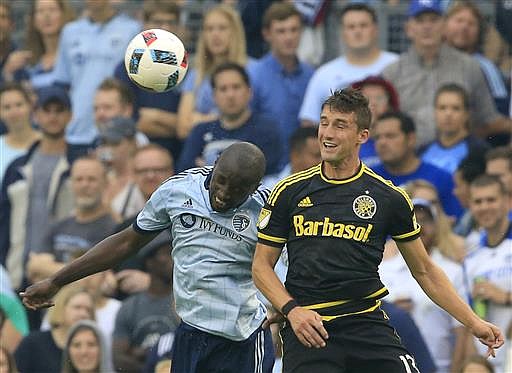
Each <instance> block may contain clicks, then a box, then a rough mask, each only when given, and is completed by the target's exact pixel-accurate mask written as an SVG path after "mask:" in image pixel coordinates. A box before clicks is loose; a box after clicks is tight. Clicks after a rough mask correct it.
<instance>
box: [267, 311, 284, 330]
mask: <svg viewBox="0 0 512 373" xmlns="http://www.w3.org/2000/svg"><path fill="white" fill-rule="evenodd" d="M285 320H286V318H285V317H284V316H283V314H282V313H281V312H270V311H267V318H266V319H265V321H263V325H261V327H262V328H263V329H266V328H268V327H270V325H271V324H279V323H282V322H283V321H285Z"/></svg>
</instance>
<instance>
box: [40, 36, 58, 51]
mask: <svg viewBox="0 0 512 373" xmlns="http://www.w3.org/2000/svg"><path fill="white" fill-rule="evenodd" d="M43 44H44V54H45V55H55V54H57V47H58V46H59V34H57V35H46V36H44V37H43Z"/></svg>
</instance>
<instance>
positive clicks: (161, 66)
mask: <svg viewBox="0 0 512 373" xmlns="http://www.w3.org/2000/svg"><path fill="white" fill-rule="evenodd" d="M124 66H125V67H126V72H127V73H128V76H129V77H130V79H131V80H132V81H133V82H134V83H135V84H137V85H138V86H139V87H141V88H144V89H147V90H149V91H152V92H165V91H168V90H170V89H172V88H174V87H176V86H177V85H178V84H179V83H180V82H181V81H182V80H183V78H184V77H185V74H186V73H187V69H188V58H187V51H186V49H185V47H184V45H183V43H182V41H181V40H180V39H179V38H178V37H177V36H176V35H174V34H173V33H171V32H168V31H165V30H160V29H150V30H145V31H142V32H140V33H138V34H137V35H136V36H135V37H134V38H133V39H132V40H131V41H130V44H128V47H127V48H126V53H125V55H124Z"/></svg>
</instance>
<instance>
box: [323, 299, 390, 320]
mask: <svg viewBox="0 0 512 373" xmlns="http://www.w3.org/2000/svg"><path fill="white" fill-rule="evenodd" d="M381 304H382V302H381V301H380V300H378V301H377V302H376V303H375V306H372V307H370V308H367V309H365V310H362V311H357V312H350V313H344V314H342V315H336V316H322V320H323V321H332V320H334V319H337V318H340V317H345V316H352V315H360V314H362V313H368V312H372V311H375V310H376V309H377V308H379V307H380V305H381Z"/></svg>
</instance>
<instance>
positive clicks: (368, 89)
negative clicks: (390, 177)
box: [352, 76, 400, 167]
mask: <svg viewBox="0 0 512 373" xmlns="http://www.w3.org/2000/svg"><path fill="white" fill-rule="evenodd" d="M352 87H353V88H356V89H360V90H361V92H362V93H363V95H365V96H366V98H367V99H368V101H369V102H368V104H369V106H370V111H371V113H372V123H371V124H370V136H371V135H372V129H371V128H372V127H373V123H375V121H376V120H377V119H378V118H379V117H380V116H381V115H382V114H384V113H387V112H388V111H398V110H399V109H400V103H399V98H398V93H397V92H396V90H395V87H393V84H391V83H390V82H388V81H387V80H385V79H383V78H381V77H379V76H369V77H367V78H365V79H363V80H361V81H359V82H355V83H354V84H352ZM359 157H360V158H361V160H362V161H363V162H364V163H365V164H366V165H367V166H369V167H373V166H374V165H376V164H379V163H380V160H379V156H378V155H377V152H376V151H375V140H374V138H373V137H370V138H369V139H368V141H367V142H365V143H364V144H361V150H360V152H359Z"/></svg>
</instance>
